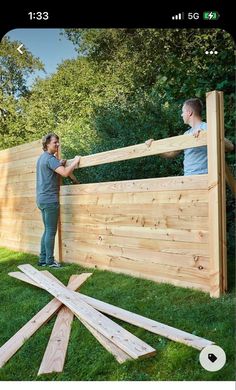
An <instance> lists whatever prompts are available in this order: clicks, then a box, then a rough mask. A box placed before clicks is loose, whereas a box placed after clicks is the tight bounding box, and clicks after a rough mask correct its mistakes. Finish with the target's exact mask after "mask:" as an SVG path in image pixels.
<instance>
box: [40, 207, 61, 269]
mask: <svg viewBox="0 0 236 390" xmlns="http://www.w3.org/2000/svg"><path fill="white" fill-rule="evenodd" d="M38 208H39V209H40V210H41V213H42V218H43V223H44V233H43V235H42V238H41V249H40V255H39V261H40V263H47V264H52V263H53V261H54V244H55V235H56V232H57V222H58V216H59V203H58V202H56V203H38Z"/></svg>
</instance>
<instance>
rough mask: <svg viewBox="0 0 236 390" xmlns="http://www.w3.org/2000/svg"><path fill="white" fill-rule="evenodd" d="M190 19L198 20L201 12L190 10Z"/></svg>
mask: <svg viewBox="0 0 236 390" xmlns="http://www.w3.org/2000/svg"><path fill="white" fill-rule="evenodd" d="M188 19H189V20H192V19H194V20H197V19H199V13H198V12H189V13H188Z"/></svg>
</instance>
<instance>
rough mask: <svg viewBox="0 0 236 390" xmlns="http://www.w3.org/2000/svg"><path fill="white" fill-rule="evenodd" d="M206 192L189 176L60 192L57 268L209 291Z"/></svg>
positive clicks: (202, 179)
mask: <svg viewBox="0 0 236 390" xmlns="http://www.w3.org/2000/svg"><path fill="white" fill-rule="evenodd" d="M207 184H208V182H207V175H196V176H191V177H173V178H171V177H168V178H159V179H158V178H155V179H145V180H133V181H122V182H112V183H100V184H99V187H98V186H97V185H96V184H81V185H76V186H73V187H71V186H63V187H62V188H61V235H62V258H63V260H64V261H66V262H77V263H80V264H83V265H85V266H92V267H98V268H102V269H108V270H112V271H115V272H123V273H127V274H130V275H134V276H139V277H143V278H147V279H152V280H155V281H160V282H169V283H173V284H175V285H178V286H185V287H195V288H200V289H202V290H204V291H209V272H210V269H209V245H208V188H207ZM98 188H99V190H98ZM169 188H170V190H169Z"/></svg>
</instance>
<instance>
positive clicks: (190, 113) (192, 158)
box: [146, 98, 234, 176]
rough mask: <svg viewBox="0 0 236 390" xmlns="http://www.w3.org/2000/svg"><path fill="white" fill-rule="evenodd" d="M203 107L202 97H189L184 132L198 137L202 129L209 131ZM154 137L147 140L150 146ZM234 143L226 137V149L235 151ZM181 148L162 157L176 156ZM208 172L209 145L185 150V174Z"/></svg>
mask: <svg viewBox="0 0 236 390" xmlns="http://www.w3.org/2000/svg"><path fill="white" fill-rule="evenodd" d="M202 109H203V104H202V102H201V100H200V99H198V98H194V99H188V100H186V101H185V103H184V104H183V107H182V114H181V116H182V118H183V121H184V124H186V125H189V126H190V129H188V130H187V131H186V132H185V133H184V134H189V135H193V136H194V137H198V136H199V134H200V132H201V131H207V124H206V122H203V121H202ZM152 141H153V139H150V140H148V141H146V145H147V146H148V147H150V146H151V143H152ZM233 150H234V144H233V143H232V142H231V141H229V140H228V139H226V138H225V151H226V152H229V151H233ZM179 153H181V150H176V151H174V152H166V153H162V154H160V156H162V157H167V158H172V157H176V156H177V155H178V154H179ZM204 173H208V167H207V146H199V147H196V148H188V149H185V150H184V176H190V175H202V174H204Z"/></svg>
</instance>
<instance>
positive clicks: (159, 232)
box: [41, 223, 208, 244]
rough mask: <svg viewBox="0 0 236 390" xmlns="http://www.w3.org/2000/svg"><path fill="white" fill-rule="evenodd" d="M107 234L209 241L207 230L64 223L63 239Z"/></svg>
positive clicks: (184, 240)
mask: <svg viewBox="0 0 236 390" xmlns="http://www.w3.org/2000/svg"><path fill="white" fill-rule="evenodd" d="M41 229H42V228H41ZM89 233H93V234H97V235H100V234H106V235H110V236H116V237H130V238H132V237H137V238H138V237H141V238H150V239H154V240H160V241H161V240H164V241H173V242H176V241H179V242H180V241H181V242H182V241H183V242H195V243H198V242H199V243H205V244H207V243H208V231H207V230H194V229H182V230H181V229H168V228H166V229H158V228H152V227H145V226H132V228H131V227H130V226H115V227H114V226H112V225H108V224H106V225H105V226H104V225H92V224H91V225H85V224H83V226H81V224H80V223H63V239H66V238H79V237H81V236H82V234H89Z"/></svg>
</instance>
